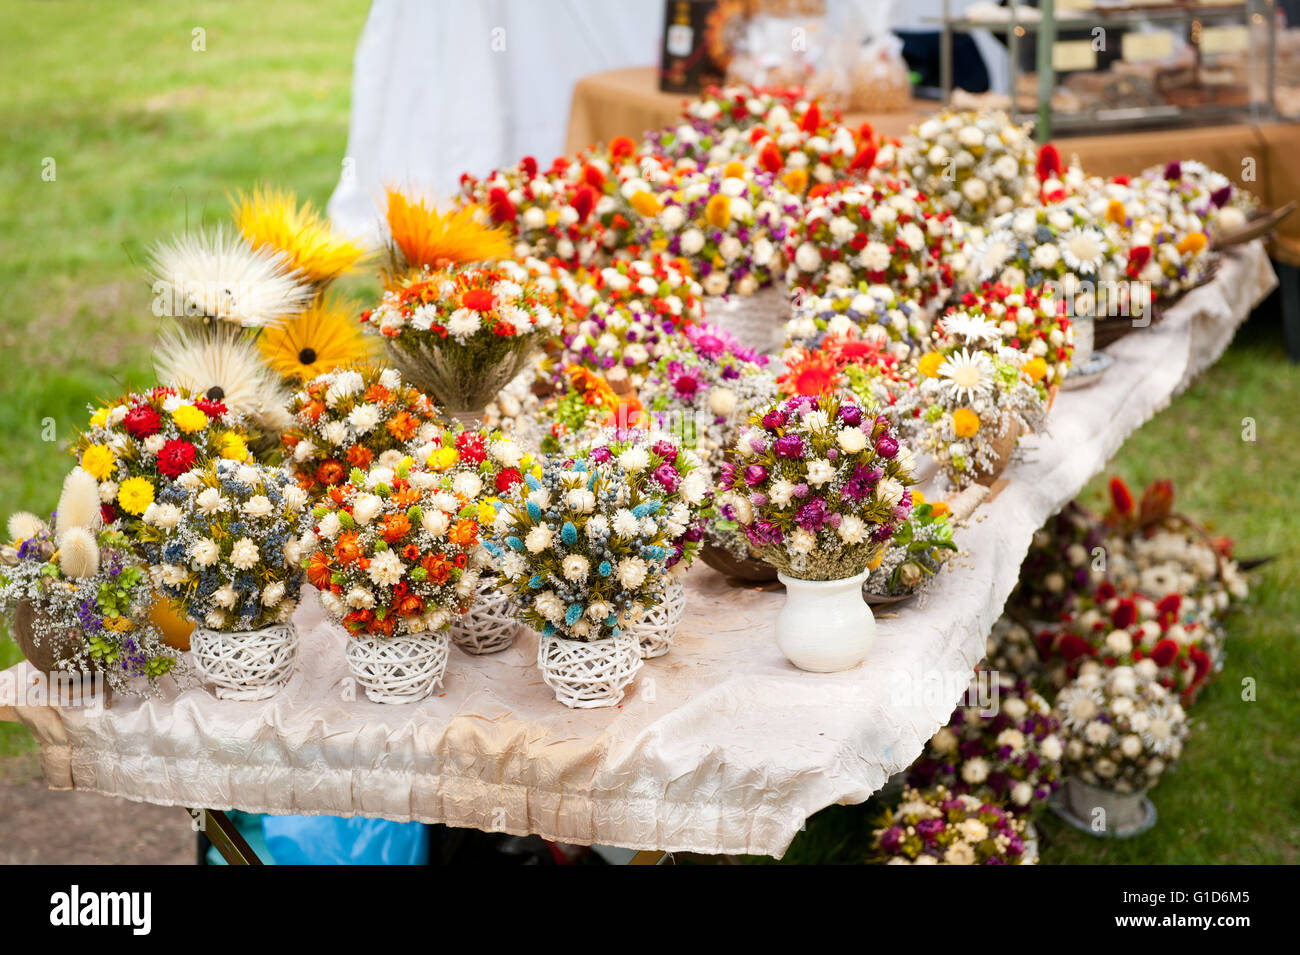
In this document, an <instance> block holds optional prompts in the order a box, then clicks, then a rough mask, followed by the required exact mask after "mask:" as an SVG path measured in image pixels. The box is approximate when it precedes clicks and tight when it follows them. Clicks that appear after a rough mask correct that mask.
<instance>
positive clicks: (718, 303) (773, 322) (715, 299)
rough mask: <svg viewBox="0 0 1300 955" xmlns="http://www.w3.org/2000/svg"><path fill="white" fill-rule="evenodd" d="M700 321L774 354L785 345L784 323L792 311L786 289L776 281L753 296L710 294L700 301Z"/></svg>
mask: <svg viewBox="0 0 1300 955" xmlns="http://www.w3.org/2000/svg"><path fill="white" fill-rule="evenodd" d="M703 305H704V320H705V321H706V322H708V323H709V324H710V325H714V326H716V327H718V328H721V329H723V330H724V331H727V332H730V333H731V334H732V335H733V336H734V337H735V339H736V341H738V342H740V344H742V345H745V346H746V347H748V348H752V349H754V350H755V351H756V352H759V353H760V354H763V355H775V354H776V353H777V352H779V351H780V350H781V347H782V346H783V345H784V344H785V323H786V322H788V321H789V320H790V316H791V315H792V314H793V313H794V310H793V308H792V307H791V305H790V290H789V289H788V288H787V287H786V284H785V283H784V282H776V283H775V284H773V285H770V286H768V287H767V288H764V289H759V290H758V291H757V292H755V293H754V294H753V295H710V296H706V297H705V299H704V302H703Z"/></svg>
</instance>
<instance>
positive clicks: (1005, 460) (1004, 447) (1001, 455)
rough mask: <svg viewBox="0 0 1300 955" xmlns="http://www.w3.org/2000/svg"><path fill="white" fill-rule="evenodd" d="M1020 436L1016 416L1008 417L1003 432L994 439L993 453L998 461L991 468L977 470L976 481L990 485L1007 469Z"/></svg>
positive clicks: (974, 475)
mask: <svg viewBox="0 0 1300 955" xmlns="http://www.w3.org/2000/svg"><path fill="white" fill-rule="evenodd" d="M1019 437H1020V425H1019V424H1018V423H1017V422H1016V420H1015V419H1014V418H1008V419H1007V423H1006V425H1005V426H1004V427H1003V429H1002V432H1001V433H1000V434H999V435H998V436H997V437H996V438H994V440H993V454H994V456H995V457H996V459H997V460H996V462H995V463H994V465H993V468H992V469H991V470H988V471H985V470H983V469H980V470H977V471H975V472H974V473H973V474H972V477H974V479H975V483H977V484H983V485H984V486H985V487H990V486H991V485H992V484H993V482H994V481H996V480H997V479H998V477H999V476H1000V475H1001V474H1002V472H1003V471H1005V470H1006V468H1007V465H1008V464H1009V463H1010V462H1011V452H1013V451H1015V449H1016V439H1017V438H1019Z"/></svg>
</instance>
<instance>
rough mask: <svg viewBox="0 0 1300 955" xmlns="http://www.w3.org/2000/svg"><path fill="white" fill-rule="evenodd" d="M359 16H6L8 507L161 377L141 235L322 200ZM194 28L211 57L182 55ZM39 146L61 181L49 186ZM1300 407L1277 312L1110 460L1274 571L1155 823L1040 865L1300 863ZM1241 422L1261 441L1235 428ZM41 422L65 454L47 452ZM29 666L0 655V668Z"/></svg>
mask: <svg viewBox="0 0 1300 955" xmlns="http://www.w3.org/2000/svg"><path fill="white" fill-rule="evenodd" d="M365 13H366V4H364V3H358V2H355V0H315V2H313V3H306V2H302V0H299V2H282V3H267V2H257V3H254V2H249V0H226V2H223V3H219V4H215V3H202V4H200V3H184V2H170V3H169V2H163V0H148V2H145V0H138V2H132V3H126V2H103V0H99V2H96V0H62V2H58V3H46V2H34V0H26V2H22V0H12V2H10V3H7V4H5V5H4V6H3V7H0V59H2V60H3V62H4V64H5V66H4V72H3V80H2V82H3V85H2V86H0V123H2V124H3V128H4V129H5V137H4V139H3V141H2V142H0V197H3V198H2V199H0V290H2V291H3V298H2V299H0V302H2V303H3V304H2V305H0V348H2V349H3V354H4V356H5V358H4V367H5V374H4V375H3V376H0V494H2V497H0V500H3V503H4V506H3V507H2V508H0V511H3V512H4V513H5V514H7V513H9V512H10V511H13V510H17V509H31V510H48V509H49V508H51V507H52V506H53V504H54V501H55V498H56V497H57V494H58V484H59V481H60V480H61V479H62V476H63V474H64V473H65V472H66V471H67V469H68V467H69V466H70V459H69V458H67V457H66V456H65V455H64V454H63V453H62V442H64V441H66V440H67V439H68V438H69V437H70V436H71V434H72V432H73V430H74V429H75V428H76V427H77V426H78V425H80V424H81V423H83V422H84V419H85V417H86V412H85V406H86V404H87V403H88V402H90V401H92V400H94V399H95V398H96V397H102V396H106V395H110V394H115V393H118V392H120V391H122V390H124V388H125V387H126V386H128V385H141V384H145V383H147V382H149V381H150V380H151V373H150V366H149V348H150V344H151V340H152V332H153V323H154V319H153V318H152V316H151V314H150V310H149V302H150V296H149V288H148V284H147V282H146V280H145V278H144V272H143V268H142V265H141V263H142V259H143V252H144V250H145V248H146V247H147V246H148V245H149V243H151V242H152V241H153V240H154V239H156V238H158V237H160V236H163V235H165V234H168V233H171V232H173V231H176V230H179V229H183V228H184V227H185V226H186V224H187V223H190V224H195V223H202V222H212V221H217V220H219V219H223V218H225V217H226V214H227V201H226V196H227V194H228V193H229V192H230V191H231V190H233V189H236V188H240V187H248V186H251V185H253V184H255V183H257V182H258V181H261V180H263V179H266V180H273V181H275V182H278V183H281V184H283V185H285V186H288V187H291V188H293V189H295V190H297V192H298V193H299V194H300V195H301V196H303V197H307V198H311V199H313V200H314V201H315V202H316V203H317V204H318V205H323V204H324V202H325V200H326V199H327V198H328V196H329V193H330V190H331V189H332V188H333V186H334V183H335V181H336V179H337V176H338V171H339V163H340V160H341V158H342V156H343V153H344V149H345V147H346V142H347V125H348V105H349V98H350V81H351V64H352V55H353V50H354V47H355V45H356V41H357V37H358V36H359V33H360V30H361V25H362V23H363V21H364V18H365ZM196 29H202V30H203V31H204V34H203V41H204V43H205V44H206V50H203V51H196V50H194V49H193V48H192V45H193V43H194V42H195V40H194V32H193V31H194V30H196ZM46 157H52V158H53V159H54V162H55V170H56V178H55V179H54V181H44V180H43V179H42V169H43V162H44V160H45V159H46ZM1297 408H1300V368H1297V367H1296V366H1292V365H1289V364H1288V363H1287V362H1286V359H1285V355H1284V354H1283V351H1282V346H1281V333H1280V329H1279V328H1278V326H1277V324H1276V321H1275V320H1270V319H1268V318H1266V317H1264V316H1257V317H1256V318H1255V319H1254V320H1253V321H1252V323H1251V324H1250V325H1249V326H1247V328H1246V329H1245V330H1244V331H1243V332H1242V333H1241V335H1239V337H1238V340H1237V342H1235V343H1234V344H1233V346H1232V348H1231V349H1230V350H1229V351H1228V353H1227V354H1226V355H1225V356H1224V358H1223V360H1222V361H1221V362H1220V363H1219V364H1218V365H1216V366H1215V367H1214V368H1213V369H1211V370H1210V371H1209V372H1208V373H1207V374H1206V375H1204V376H1203V377H1202V378H1201V379H1200V381H1198V382H1197V384H1196V385H1195V386H1194V387H1193V388H1192V389H1191V390H1190V391H1189V392H1188V393H1187V394H1185V395H1183V396H1182V397H1180V398H1179V399H1178V400H1177V401H1175V402H1174V404H1173V405H1172V406H1171V407H1170V408H1169V409H1168V410H1166V411H1164V412H1163V413H1161V414H1160V415H1159V416H1158V417H1157V418H1156V419H1155V420H1154V421H1152V422H1150V423H1149V424H1148V425H1147V426H1146V427H1144V428H1143V429H1142V430H1141V431H1140V432H1138V433H1137V434H1136V435H1135V436H1134V437H1133V438H1132V439H1131V440H1130V441H1129V442H1128V444H1127V445H1126V446H1125V447H1124V449H1123V450H1122V451H1121V453H1120V455H1119V456H1118V458H1117V459H1116V461H1115V462H1113V469H1114V471H1115V472H1116V473H1120V474H1123V475H1124V476H1125V477H1126V478H1128V479H1129V481H1130V483H1131V484H1132V485H1133V486H1134V487H1136V488H1140V487H1141V486H1142V485H1143V484H1145V483H1146V482H1147V481H1149V480H1152V479H1154V478H1157V477H1171V478H1172V479H1173V480H1174V482H1175V484H1176V486H1177V488H1178V501H1179V506H1180V508H1181V509H1183V510H1186V511H1187V512H1189V513H1191V514H1192V515H1194V516H1197V517H1199V518H1201V519H1202V520H1204V521H1206V522H1207V523H1209V524H1210V525H1211V527H1212V529H1213V530H1214V531H1215V532H1216V533H1219V534H1228V535H1230V536H1233V537H1235V538H1237V540H1238V542H1239V543H1238V552H1239V553H1240V554H1242V555H1248V556H1253V555H1262V554H1276V555H1278V559H1277V560H1275V561H1274V562H1273V563H1271V564H1269V565H1268V566H1267V567H1265V568H1263V569H1261V570H1260V571H1259V572H1257V574H1256V576H1255V580H1254V588H1253V591H1252V595H1251V599H1250V602H1249V604H1248V606H1246V607H1245V608H1244V609H1243V610H1241V611H1239V612H1238V613H1237V614H1236V615H1235V616H1234V617H1233V618H1232V619H1231V620H1230V622H1229V642H1228V660H1227V668H1226V670H1225V672H1224V673H1223V675H1222V676H1221V677H1220V678H1219V680H1218V682H1217V683H1215V684H1214V685H1213V686H1212V687H1211V688H1210V689H1209V690H1207V691H1206V692H1205V693H1204V694H1203V695H1202V698H1201V700H1200V701H1199V702H1198V703H1197V704H1196V705H1195V707H1194V709H1193V711H1192V715H1193V717H1194V718H1195V719H1196V729H1195V731H1194V734H1193V737H1192V739H1191V741H1190V743H1189V745H1188V747H1187V750H1186V754H1185V756H1184V758H1183V760H1182V763H1181V764H1180V765H1179V767H1178V769H1177V771H1176V772H1175V773H1174V774H1172V775H1170V776H1169V777H1168V778H1166V779H1165V780H1164V781H1163V782H1162V783H1161V784H1160V787H1159V788H1158V789H1157V790H1156V791H1155V793H1154V798H1155V802H1156V803H1157V805H1158V807H1159V810H1160V823H1159V825H1158V827H1157V828H1156V829H1155V830H1154V831H1152V832H1151V833H1149V834H1147V835H1145V836H1141V837H1139V838H1136V839H1133V840H1130V841H1127V842H1120V843H1101V842H1096V841H1093V840H1092V839H1090V838H1088V837H1085V836H1082V835H1079V834H1077V833H1074V832H1072V831H1067V830H1065V829H1063V827H1061V826H1060V825H1057V824H1055V823H1054V822H1053V821H1052V820H1050V819H1049V820H1048V821H1047V822H1046V823H1045V824H1044V826H1043V843H1044V846H1043V849H1044V859H1043V861H1044V862H1048V863H1072V862H1098V861H1101V862H1141V863H1174V862H1188V863H1198V862H1296V861H1300V858H1298V857H1300V794H1297V791H1296V787H1295V785H1294V778H1295V775H1296V767H1297V765H1300V740H1298V738H1297V734H1296V728H1297V725H1300V695H1298V694H1297V693H1296V691H1295V687H1296V686H1297V685H1300V664H1298V662H1297V660H1298V659H1300V658H1298V655H1297V649H1298V643H1300V641H1298V639H1297V638H1298V637H1300V575H1298V571H1300V560H1298V558H1297V554H1296V550H1295V547H1294V544H1293V539H1294V537H1295V536H1296V533H1297V530H1298V529H1300V520H1297V518H1296V516H1295V512H1293V511H1292V510H1291V505H1292V501H1291V500H1290V495H1291V494H1292V493H1293V492H1294V491H1295V490H1296V487H1297V480H1296V475H1297V474H1300V443H1298V442H1296V441H1295V440H1294V439H1293V438H1292V436H1291V433H1290V432H1291V429H1292V427H1293V424H1294V416H1295V414H1296V409H1297ZM1247 417H1250V418H1253V419H1254V421H1255V423H1256V440H1255V441H1254V442H1253V443H1246V442H1243V440H1242V437H1241V433H1242V427H1243V425H1242V419H1243V418H1247ZM46 419H53V422H54V426H55V430H56V437H57V441H56V442H55V443H46V442H43V441H42V440H41V433H42V428H43V426H44V423H45V420H46ZM1102 487H1103V482H1102V480H1101V479H1098V481H1096V482H1094V485H1093V486H1092V487H1091V488H1090V489H1089V495H1090V498H1089V499H1090V501H1091V502H1093V503H1098V502H1099V495H1100V493H1101V489H1102ZM17 658H18V652H17V649H16V648H15V647H14V646H13V644H12V643H9V642H8V641H4V642H0V666H7V665H8V664H9V663H11V662H13V661H14V660H16V659H17ZM1248 677H1249V678H1251V679H1253V680H1254V681H1255V682H1256V684H1257V691H1256V696H1257V699H1256V701H1255V702H1249V703H1248V702H1243V701H1242V699H1241V689H1242V681H1243V679H1245V678H1248ZM31 746H32V743H31V740H30V737H29V736H28V735H27V733H26V731H25V730H23V729H21V728H19V727H15V726H13V725H12V724H0V755H3V754H5V753H12V752H15V751H18V750H22V749H29V748H31ZM871 812H872V807H871V806H870V805H868V806H858V807H835V808H832V809H829V810H827V811H825V812H823V813H820V814H818V815H817V816H815V817H814V818H813V819H812V820H810V822H809V825H808V829H807V831H806V832H804V833H802V834H801V835H800V836H799V837H798V838H797V839H796V840H795V843H794V845H793V846H792V848H791V850H790V852H789V854H788V855H787V857H786V861H787V862H809V861H841V862H854V861H860V860H861V859H862V858H863V855H864V852H865V847H866V837H867V835H868V833H869V822H870V818H871Z"/></svg>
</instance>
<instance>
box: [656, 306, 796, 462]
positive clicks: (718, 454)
mask: <svg viewBox="0 0 1300 955" xmlns="http://www.w3.org/2000/svg"><path fill="white" fill-rule="evenodd" d="M683 334H684V335H685V338H686V342H687V345H688V347H685V348H682V349H680V350H679V351H678V352H677V353H676V354H672V355H665V356H663V357H661V358H660V359H659V361H658V362H657V363H656V364H655V366H654V368H653V369H652V370H651V371H650V372H649V374H648V375H647V376H646V380H645V382H644V383H643V384H642V385H641V387H640V389H639V392H638V394H639V395H640V398H641V401H642V402H643V403H644V404H645V406H646V407H647V409H648V410H649V412H650V413H651V415H652V417H653V418H654V420H655V422H656V423H657V424H658V426H659V427H661V428H663V429H665V430H668V431H671V432H673V433H674V434H676V435H679V436H681V437H682V439H683V440H684V441H685V442H686V443H687V445H688V446H690V447H691V448H692V450H694V451H695V452H696V453H697V454H699V456H700V459H701V461H703V463H704V464H705V465H707V466H708V467H709V468H710V469H711V470H712V469H716V467H717V466H718V465H719V464H721V463H722V462H721V459H722V453H723V451H724V450H725V449H726V448H727V447H728V446H730V444H731V441H732V438H733V437H734V434H735V429H736V428H737V426H738V425H739V424H740V423H742V422H745V421H748V420H749V417H750V415H751V414H753V413H754V412H755V411H759V410H761V409H764V408H766V407H768V406H769V405H770V404H771V403H772V402H773V401H775V400H776V397H777V389H776V379H775V378H774V377H773V375H772V373H771V372H770V371H768V370H767V368H768V359H767V356H765V355H759V354H758V353H756V352H755V351H754V350H753V349H750V348H746V347H745V346H743V345H741V344H740V343H739V342H738V341H736V339H735V338H733V337H732V336H731V335H730V334H729V333H727V332H726V331H725V330H723V329H720V328H715V327H713V326H711V325H692V326H687V327H686V328H685V329H684V330H683Z"/></svg>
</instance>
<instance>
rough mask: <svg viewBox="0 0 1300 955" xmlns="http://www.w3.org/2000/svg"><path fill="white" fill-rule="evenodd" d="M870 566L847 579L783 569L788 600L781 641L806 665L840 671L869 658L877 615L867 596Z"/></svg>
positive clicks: (779, 623)
mask: <svg viewBox="0 0 1300 955" xmlns="http://www.w3.org/2000/svg"><path fill="white" fill-rule="evenodd" d="M869 573H870V571H866V570H864V571H863V572H862V573H860V574H858V575H857V576H856V577H846V578H845V579H843V580H800V579H799V578H797V577H790V576H787V575H786V574H779V575H778V577H779V578H780V580H781V583H783V584H785V604H784V606H782V607H781V612H780V613H778V614H777V615H776V645H777V646H778V647H780V648H781V652H782V653H784V654H785V657H786V659H787V660H789V661H790V662H791V663H793V664H794V665H795V666H797V667H798V668H799V669H801V670H810V671H812V672H813V673H836V672H838V671H840V670H850V669H852V668H853V667H855V666H857V665H858V664H859V663H861V662H862V661H863V660H865V659H866V657H867V654H868V653H870V652H871V647H872V646H873V645H874V644H875V642H876V618H875V617H873V616H872V615H871V608H870V607H868V606H867V602H866V601H865V600H863V599H862V584H863V583H864V582H865V581H866V579H867V575H868V574H869Z"/></svg>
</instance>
